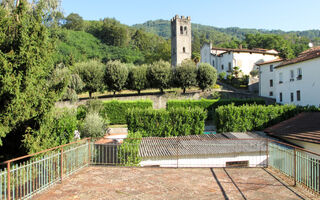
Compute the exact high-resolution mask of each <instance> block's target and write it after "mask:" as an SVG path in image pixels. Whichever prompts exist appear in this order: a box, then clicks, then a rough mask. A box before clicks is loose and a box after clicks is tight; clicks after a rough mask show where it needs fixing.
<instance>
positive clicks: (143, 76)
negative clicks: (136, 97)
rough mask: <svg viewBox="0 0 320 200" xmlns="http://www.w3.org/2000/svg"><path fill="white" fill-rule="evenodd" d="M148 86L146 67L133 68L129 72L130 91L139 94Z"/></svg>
mask: <svg viewBox="0 0 320 200" xmlns="http://www.w3.org/2000/svg"><path fill="white" fill-rule="evenodd" d="M147 85H148V79H147V66H146V65H142V66H139V67H133V68H132V69H131V70H130V72H129V77H128V86H129V87H130V89H133V90H136V91H138V94H140V92H141V90H143V89H146V88H147Z"/></svg>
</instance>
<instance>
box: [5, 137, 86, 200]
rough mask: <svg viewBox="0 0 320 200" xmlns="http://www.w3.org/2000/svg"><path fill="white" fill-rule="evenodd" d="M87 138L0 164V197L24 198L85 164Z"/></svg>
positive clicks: (10, 198) (12, 199) (11, 199)
mask: <svg viewBox="0 0 320 200" xmlns="http://www.w3.org/2000/svg"><path fill="white" fill-rule="evenodd" d="M88 144H89V143H88V139H84V140H79V141H77V142H73V143H70V144H67V145H61V146H58V147H55V148H51V149H48V150H44V151H41V152H39V153H36V154H31V155H27V156H23V157H20V158H16V159H12V160H8V161H6V162H3V163H1V164H2V166H1V167H3V168H2V169H1V170H0V200H2V199H8V200H14V199H28V198H30V197H32V196H33V195H34V194H36V193H38V192H40V191H42V190H44V189H46V188H48V187H49V186H50V185H52V184H54V183H55V182H57V181H62V179H63V178H64V177H66V176H68V175H70V174H72V173H74V172H75V171H77V170H79V169H81V168H82V167H85V166H87V165H88V164H89V159H88V158H89V157H88Z"/></svg>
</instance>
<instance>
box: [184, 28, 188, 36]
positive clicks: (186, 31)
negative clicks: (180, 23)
mask: <svg viewBox="0 0 320 200" xmlns="http://www.w3.org/2000/svg"><path fill="white" fill-rule="evenodd" d="M184 33H185V34H186V35H188V30H187V27H186V26H185V27H184Z"/></svg>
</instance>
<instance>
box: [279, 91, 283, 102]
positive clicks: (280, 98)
mask: <svg viewBox="0 0 320 200" xmlns="http://www.w3.org/2000/svg"><path fill="white" fill-rule="evenodd" d="M279 100H280V102H282V92H280V94H279Z"/></svg>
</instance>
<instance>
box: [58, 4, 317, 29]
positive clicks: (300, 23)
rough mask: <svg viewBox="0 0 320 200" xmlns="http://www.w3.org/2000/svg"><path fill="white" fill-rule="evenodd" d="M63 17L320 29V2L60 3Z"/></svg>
mask: <svg viewBox="0 0 320 200" xmlns="http://www.w3.org/2000/svg"><path fill="white" fill-rule="evenodd" d="M61 1H62V10H63V12H64V15H65V16H67V15H68V14H70V13H78V14H79V15H80V16H82V17H83V19H85V20H99V19H103V18H106V17H108V18H115V19H117V20H119V21H120V22H121V23H123V24H127V25H133V24H140V23H144V22H146V21H148V20H157V19H165V20H170V19H171V18H172V17H173V16H175V15H176V14H178V15H180V16H181V15H184V16H191V21H192V22H193V23H199V24H203V25H210V26H215V27H221V28H226V27H241V28H258V29H267V30H277V29H280V30H284V31H297V30H300V31H301V30H310V29H320V0H61Z"/></svg>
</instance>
